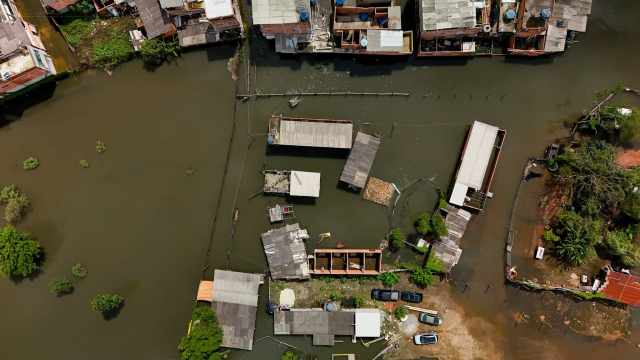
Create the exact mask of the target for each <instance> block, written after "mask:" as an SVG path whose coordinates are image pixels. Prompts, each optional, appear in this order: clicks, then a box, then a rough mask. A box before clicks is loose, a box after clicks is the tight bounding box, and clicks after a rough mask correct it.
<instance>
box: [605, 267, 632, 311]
mask: <svg viewBox="0 0 640 360" xmlns="http://www.w3.org/2000/svg"><path fill="white" fill-rule="evenodd" d="M599 291H600V292H601V293H602V295H603V296H604V297H605V298H607V299H611V300H613V301H617V302H619V303H622V304H626V305H631V306H635V307H640V276H637V275H632V274H626V273H623V272H617V271H612V270H611V271H608V272H607V274H606V278H605V281H604V284H603V285H602V287H601V288H600V290H599Z"/></svg>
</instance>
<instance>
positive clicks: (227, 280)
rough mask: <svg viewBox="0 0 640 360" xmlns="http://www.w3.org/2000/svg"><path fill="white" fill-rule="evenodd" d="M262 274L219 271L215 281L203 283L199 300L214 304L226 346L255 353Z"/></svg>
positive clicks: (199, 289)
mask: <svg viewBox="0 0 640 360" xmlns="http://www.w3.org/2000/svg"><path fill="white" fill-rule="evenodd" d="M263 283H264V276H263V275H262V274H248V273H241V272H235V271H225V270H215V272H214V274H213V281H206V280H205V281H201V282H200V286H199V287H198V295H197V298H196V299H197V300H198V301H203V302H208V303H211V308H212V309H213V311H215V313H216V318H217V320H218V324H219V325H220V327H221V328H222V332H223V335H222V343H221V344H220V345H221V346H222V347H226V348H233V349H242V350H251V349H252V348H253V334H254V332H255V328H256V325H255V324H256V313H257V310H258V290H259V287H260V285H261V284H263Z"/></svg>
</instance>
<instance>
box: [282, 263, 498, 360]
mask: <svg viewBox="0 0 640 360" xmlns="http://www.w3.org/2000/svg"><path fill="white" fill-rule="evenodd" d="M325 279H326V278H325ZM381 287H383V286H382V284H381V283H380V282H379V281H377V280H374V279H359V280H351V279H347V280H340V279H335V280H330V279H327V280H322V279H312V280H310V281H307V282H281V281H277V282H272V283H271V285H270V291H271V297H272V299H273V300H276V301H277V298H278V295H279V292H280V290H282V289H284V288H290V289H292V290H293V291H294V292H295V296H296V302H295V306H294V307H319V306H320V305H321V303H322V302H323V301H326V300H328V299H329V298H330V296H331V294H334V295H338V296H345V297H350V296H354V295H358V296H361V297H362V298H363V299H365V302H364V304H363V305H362V307H369V308H371V307H377V308H380V309H382V310H385V311H386V312H387V313H389V314H391V313H392V312H393V310H394V309H395V308H396V307H397V306H401V305H404V304H405V303H404V302H402V301H399V302H397V303H390V302H388V303H383V302H379V301H373V300H371V298H370V294H371V289H372V288H381ZM394 289H396V290H412V291H418V292H421V293H423V294H424V295H425V296H424V300H423V302H422V303H421V304H409V305H411V306H415V307H420V308H425V309H430V310H435V311H438V312H439V313H440V314H441V316H442V318H443V324H442V325H440V326H438V327H433V326H430V325H426V324H419V325H418V328H417V331H416V332H426V331H432V330H433V331H437V333H438V335H439V342H438V344H436V345H433V346H420V345H414V344H413V341H412V335H414V334H415V333H413V332H412V333H410V334H404V333H402V332H401V331H399V328H400V327H401V324H400V323H399V322H398V321H397V320H395V318H394V317H393V316H387V319H388V321H389V322H392V323H393V324H386V325H385V326H384V329H383V330H385V331H386V332H387V333H389V335H390V338H392V339H395V338H398V337H400V347H399V349H398V350H396V351H395V352H393V353H391V354H388V355H387V356H385V359H417V358H421V357H427V358H428V357H437V358H439V359H456V360H457V359H460V360H465V359H469V360H471V359H495V360H500V359H503V358H504V356H503V350H502V349H501V346H500V345H499V343H498V342H497V341H491V340H489V339H487V338H486V337H485V338H483V339H482V340H481V339H479V338H477V337H476V336H474V334H487V333H494V334H495V333H496V329H494V328H493V325H491V324H489V323H488V322H486V321H485V320H483V319H480V318H475V317H471V316H469V315H468V314H466V312H465V311H464V309H463V308H462V306H460V305H458V304H457V303H456V302H455V301H454V300H453V298H452V297H451V295H450V294H451V288H450V286H449V285H448V284H447V283H446V282H439V283H437V284H435V285H434V286H430V287H429V288H427V289H419V288H417V287H415V286H414V285H412V284H411V283H409V281H408V276H407V275H406V274H402V276H401V281H400V283H399V284H397V285H396V286H394ZM334 297H335V296H334ZM409 313H410V315H413V316H417V315H418V313H417V312H415V311H410V312H409Z"/></svg>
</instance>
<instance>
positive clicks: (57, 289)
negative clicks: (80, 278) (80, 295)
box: [49, 278, 73, 296]
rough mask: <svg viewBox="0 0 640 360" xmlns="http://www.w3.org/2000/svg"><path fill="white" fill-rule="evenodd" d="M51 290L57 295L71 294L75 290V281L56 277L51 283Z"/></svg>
mask: <svg viewBox="0 0 640 360" xmlns="http://www.w3.org/2000/svg"><path fill="white" fill-rule="evenodd" d="M49 292H50V293H52V294H54V295H56V296H62V295H66V294H71V293H72V292H73V283H72V282H71V281H69V280H67V279H65V278H62V279H54V280H52V281H51V282H50V283H49Z"/></svg>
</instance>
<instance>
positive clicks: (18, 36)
mask: <svg viewBox="0 0 640 360" xmlns="http://www.w3.org/2000/svg"><path fill="white" fill-rule="evenodd" d="M30 43H31V41H30V40H29V36H28V35H27V30H26V29H25V28H24V26H22V23H21V22H20V21H14V22H2V23H0V58H1V57H2V56H5V55H8V54H11V53H13V52H14V51H16V50H18V49H20V48H21V47H23V46H27V45H29V44H30Z"/></svg>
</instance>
